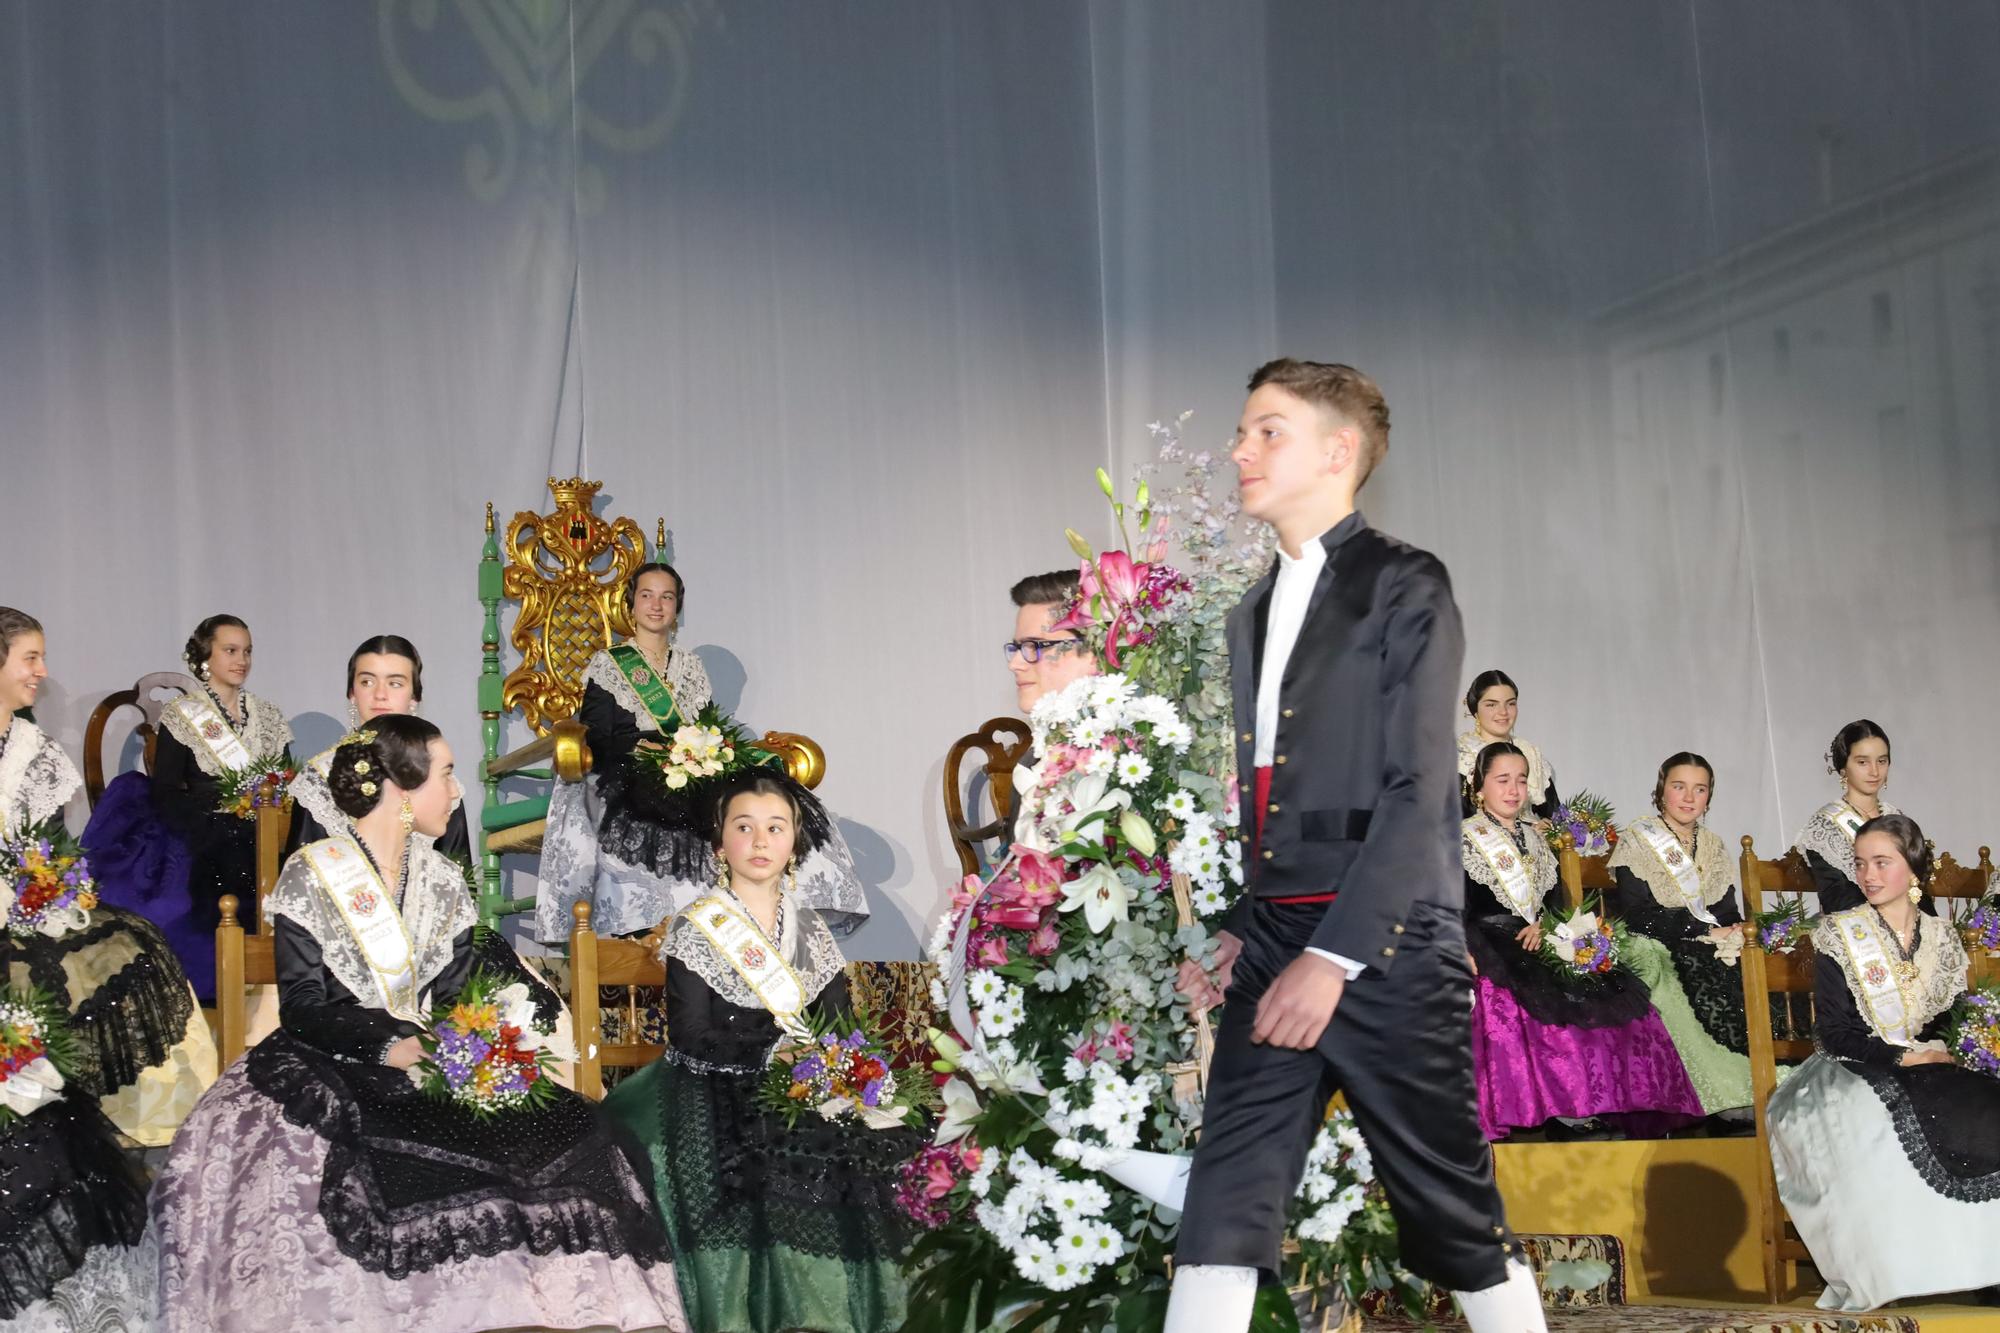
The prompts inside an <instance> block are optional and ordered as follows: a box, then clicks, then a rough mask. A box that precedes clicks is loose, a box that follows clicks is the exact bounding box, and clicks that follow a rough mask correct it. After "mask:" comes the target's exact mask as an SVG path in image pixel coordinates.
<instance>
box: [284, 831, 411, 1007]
mask: <svg viewBox="0 0 2000 1333" xmlns="http://www.w3.org/2000/svg"><path fill="white" fill-rule="evenodd" d="M304 855H305V860H306V864H307V865H308V866H310V867H312V872H313V877H314V878H315V879H317V880H318V881H319V886H320V888H321V889H322V890H323V891H324V892H325V893H326V896H327V898H328V899H329V900H330V901H331V902H332V903H333V905H334V909H335V910H336V911H337V912H338V913H339V914H340V921H341V924H342V925H343V926H345V927H346V928H347V933H348V935H349V937H350V938H352V939H353V941H354V944H355V947H356V948H358V949H359V950H360V951H361V957H362V960H363V961H364V962H366V963H367V964H368V971H369V974H370V975H371V976H373V977H374V979H375V989H376V992H377V998H378V999H379V1000H380V1001H381V1002H382V1007H383V1008H384V1009H386V1010H388V1011H389V1012H390V1013H392V1014H394V1015H395V1016H396V1017H398V1018H400V1019H402V1020H404V1021H405V1022H409V1023H422V1022H424V1021H425V1020H426V1019H428V1018H429V1017H430V1015H429V1014H428V1013H427V1012H426V1011H425V1009H424V1007H423V1005H422V1003H421V997H419V996H418V994H417V973H416V953H417V951H416V947H415V946H414V945H413V944H412V943H411V942H410V932H409V930H408V929H407V928H406V927H405V926H404V925H403V914H402V913H401V912H398V911H397V910H396V904H395V902H394V900H393V899H392V898H391V897H390V895H389V891H388V890H387V889H386V888H384V887H383V884H382V880H381V877H380V876H378V875H377V874H376V873H375V867H374V866H373V865H372V864H370V862H369V860H368V857H367V856H366V855H365V854H364V853H363V852H362V851H361V849H360V848H359V847H357V846H355V845H354V844H353V843H352V842H349V841H347V840H346V839H344V838H329V839H327V840H326V841H325V842H316V843H313V844H312V845H311V846H310V847H307V848H305V849H304Z"/></svg>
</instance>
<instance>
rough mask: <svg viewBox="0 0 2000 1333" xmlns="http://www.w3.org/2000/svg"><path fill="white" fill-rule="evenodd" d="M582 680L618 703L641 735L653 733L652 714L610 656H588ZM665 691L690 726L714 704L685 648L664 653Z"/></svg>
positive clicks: (702, 671) (710, 688)
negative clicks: (644, 732)
mask: <svg viewBox="0 0 2000 1333" xmlns="http://www.w3.org/2000/svg"><path fill="white" fill-rule="evenodd" d="M583 678H584V680H585V681H586V682H587V683H590V684H594V685H596V686H597V688H599V689H600V690H603V691H604V692H605V693H607V694H609V695H610V696H611V697H612V698H613V699H615V700H617V701H618V706H619V707H620V708H622V709H624V710H625V711H626V712H628V713H630V714H631V715H632V720H633V721H634V722H637V723H638V724H639V728H640V730H642V731H654V730H657V729H658V728H657V726H656V724H655V723H654V721H653V713H652V710H651V709H649V708H647V707H646V705H645V704H644V703H643V702H642V701H641V700H640V698H639V691H637V690H635V689H633V688H632V682H631V681H629V680H627V679H625V673H624V672H623V671H620V670H619V669H618V664H617V663H616V662H614V661H612V660H611V654H610V652H608V651H605V650H599V651H598V652H596V653H594V654H592V655H591V658H590V665H589V666H586V667H585V668H584V669H583ZM667 690H668V692H669V693H671V694H672V695H673V696H674V704H675V706H676V707H678V708H679V709H680V712H681V718H682V719H683V720H684V721H687V722H692V721H694V717H695V714H696V713H699V712H700V711H701V710H702V709H704V708H706V707H708V705H709V704H710V703H712V702H714V698H715V690H714V687H713V686H711V685H710V684H709V683H708V671H707V669H706V668H705V667H703V666H702V664H701V659H700V658H699V657H696V656H695V655H694V654H693V653H691V652H689V651H688V650H687V649H685V648H676V647H671V646H670V647H668V649H667Z"/></svg>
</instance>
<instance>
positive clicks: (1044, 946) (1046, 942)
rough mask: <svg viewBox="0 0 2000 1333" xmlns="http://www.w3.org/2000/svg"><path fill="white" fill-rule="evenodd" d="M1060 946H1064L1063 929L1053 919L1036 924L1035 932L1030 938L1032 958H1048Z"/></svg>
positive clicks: (1030, 954)
mask: <svg viewBox="0 0 2000 1333" xmlns="http://www.w3.org/2000/svg"><path fill="white" fill-rule="evenodd" d="M1060 948H1062V931H1061V930H1059V929H1058V928H1057V926H1056V923H1055V922H1053V921H1044V922H1043V923H1042V924H1041V925H1039V926H1036V927H1035V933H1034V934H1033V935H1032V936H1030V937H1029V939H1028V956H1029V957H1030V958H1047V957H1048V956H1049V955H1050V954H1052V953H1054V952H1055V951H1056V950H1058V949H1060Z"/></svg>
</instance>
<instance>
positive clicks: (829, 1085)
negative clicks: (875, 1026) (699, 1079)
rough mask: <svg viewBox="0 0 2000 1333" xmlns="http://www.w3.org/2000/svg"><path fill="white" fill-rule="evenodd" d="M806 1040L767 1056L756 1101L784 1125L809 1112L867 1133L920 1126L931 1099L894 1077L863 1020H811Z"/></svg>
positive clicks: (910, 1081)
mask: <svg viewBox="0 0 2000 1333" xmlns="http://www.w3.org/2000/svg"><path fill="white" fill-rule="evenodd" d="M806 1026H807V1033H806V1037H805V1039H804V1040H799V1041H788V1042H784V1043H781V1044H780V1045H779V1046H778V1048H777V1049H776V1050H774V1051H772V1053H771V1063H770V1065H769V1067H768V1068H767V1069H766V1070H765V1073H764V1084H763V1087H762V1089H761V1090H760V1097H761V1100H762V1101H763V1103H764V1105H765V1106H766V1107H768V1108H769V1109H771V1110H773V1111H775V1112H777V1114H778V1115H779V1116H780V1117H781V1118H783V1120H784V1121H785V1123H786V1124H787V1125H796V1124H797V1123H798V1121H799V1117H800V1116H802V1115H804V1114H805V1113H806V1112H807V1111H812V1112H814V1113H816V1114H817V1115H818V1116H819V1117H820V1118H821V1119H822V1120H844V1119H848V1118H850V1117H851V1118H853V1119H855V1120H858V1121H860V1122H861V1123H862V1124H864V1125H866V1126H868V1127H869V1128H870V1129H895V1128H898V1127H899V1126H904V1125H915V1124H918V1123H919V1122H920V1120H921V1118H922V1116H923V1113H924V1110H925V1109H926V1108H927V1107H928V1106H929V1105H931V1104H932V1102H933V1101H934V1100H935V1099H934V1098H933V1097H932V1096H931V1095H930V1093H929V1085H928V1084H927V1083H926V1082H925V1081H923V1080H921V1079H919V1078H917V1077H916V1076H915V1075H913V1074H910V1073H908V1072H907V1071H905V1073H904V1074H903V1075H902V1076H901V1077H898V1076H897V1073H896V1071H895V1069H894V1068H892V1066H891V1061H890V1057H889V1053H888V1051H887V1050H885V1049H884V1048H883V1046H882V1043H881V1042H880V1041H878V1040H876V1039H875V1038H873V1037H871V1036H869V1035H868V1032H867V1030H866V1029H867V1027H868V1026H869V1025H868V1024H867V1023H866V1022H865V1021H861V1020H850V1019H836V1018H811V1019H808V1020H806Z"/></svg>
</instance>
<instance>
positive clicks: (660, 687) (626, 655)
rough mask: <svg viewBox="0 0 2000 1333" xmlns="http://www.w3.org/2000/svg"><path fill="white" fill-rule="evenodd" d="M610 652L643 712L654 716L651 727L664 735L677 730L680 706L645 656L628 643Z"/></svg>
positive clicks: (680, 718) (682, 719) (681, 720)
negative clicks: (636, 693)
mask: <svg viewBox="0 0 2000 1333" xmlns="http://www.w3.org/2000/svg"><path fill="white" fill-rule="evenodd" d="M610 652H611V661H612V663H613V664H614V665H615V666H617V668H618V670H619V672H620V674H622V675H623V676H624V677H625V679H626V681H627V682H629V683H630V684H631V686H632V688H633V689H634V690H635V691H637V692H638V695H639V702H640V703H642V704H644V705H646V711H647V712H648V713H651V714H652V715H653V725H654V726H656V727H658V728H659V729H660V732H661V734H663V735H667V736H671V735H673V734H674V733H675V732H676V731H679V730H680V729H681V724H682V723H683V722H684V721H685V719H684V718H682V717H681V710H680V705H679V704H676V703H675V702H674V695H673V691H672V690H669V689H668V688H667V682H666V681H665V680H663V679H661V678H660V673H659V672H657V671H655V670H653V668H652V665H651V664H650V663H649V662H647V661H646V655H645V654H644V653H642V652H640V651H639V649H638V648H637V647H636V646H635V645H633V644H629V643H621V644H618V645H617V646H615V647H613V648H612V649H611V650H610Z"/></svg>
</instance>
